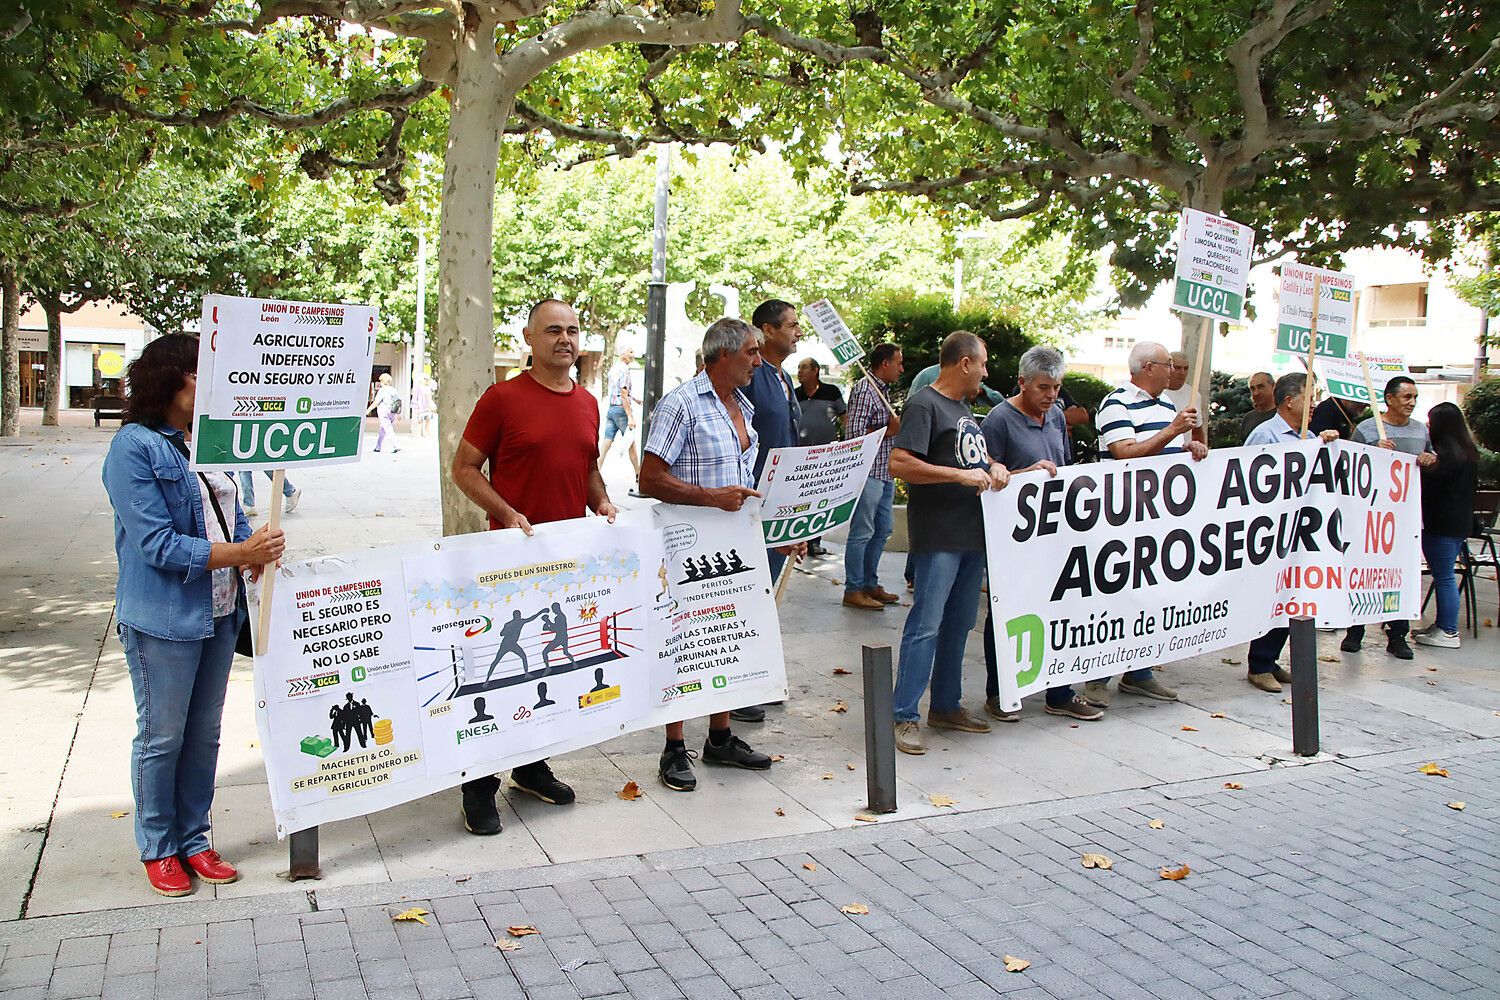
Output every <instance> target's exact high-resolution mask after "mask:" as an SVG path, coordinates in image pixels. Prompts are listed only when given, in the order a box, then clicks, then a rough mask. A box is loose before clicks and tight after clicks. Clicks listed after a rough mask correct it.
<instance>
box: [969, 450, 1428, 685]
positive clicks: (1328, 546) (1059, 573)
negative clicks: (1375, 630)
mask: <svg viewBox="0 0 1500 1000" xmlns="http://www.w3.org/2000/svg"><path fill="white" fill-rule="evenodd" d="M983 504H984V519H985V541H986V548H987V556H988V565H989V578H990V603H991V611H992V613H993V614H994V618H995V639H996V642H995V648H996V653H997V655H998V665H999V674H1000V700H1001V704H1002V705H1003V706H1005V707H1006V708H1011V709H1015V708H1018V707H1019V706H1020V701H1021V699H1022V698H1023V697H1025V696H1027V695H1029V694H1034V693H1036V692H1038V691H1041V690H1043V689H1044V688H1049V687H1056V686H1058V685H1061V684H1075V683H1078V682H1081V681H1085V680H1090V679H1093V678H1098V677H1110V676H1113V675H1115V674H1119V673H1123V672H1125V671H1127V670H1138V669H1141V668H1143V667H1150V666H1153V665H1155V664H1158V663H1170V662H1172V661H1173V660H1180V659H1184V658H1186V657H1189V656H1196V655H1198V654H1199V653H1206V652H1210V651H1212V650H1216V649H1222V648H1224V647H1226V646H1234V645H1238V644H1240V643H1243V642H1248V641H1249V640H1251V639H1253V638H1255V637H1256V636H1258V635H1261V634H1263V633H1265V632H1266V631H1267V630H1268V629H1270V628H1271V627H1273V626H1277V625H1285V624H1286V621H1287V618H1288V616H1294V615H1308V616H1311V617H1313V618H1315V619H1316V620H1317V623H1318V624H1319V625H1320V626H1333V627H1339V626H1347V625H1353V624H1362V623H1370V622H1380V621H1386V620H1388V619H1396V618H1412V617H1414V616H1416V615H1417V614H1418V611H1419V606H1420V601H1421V597H1420V593H1421V591H1420V585H1421V557H1420V534H1421V520H1422V517H1421V509H1422V504H1421V496H1420V477H1419V476H1418V475H1417V472H1416V467H1415V464H1414V462H1413V461H1412V456H1410V455H1405V454H1402V453H1400V452H1393V451H1389V450H1385V449H1380V448H1372V447H1368V446H1366V445H1360V444H1351V443H1347V442H1335V443H1334V444H1331V445H1324V444H1321V443H1319V442H1316V441H1304V442H1300V443H1298V444H1295V445H1292V446H1290V447H1281V448H1269V447H1265V448H1230V449H1223V450H1216V451H1212V452H1210V453H1209V455H1208V457H1207V458H1205V459H1204V460H1203V461H1201V462H1194V461H1193V460H1192V459H1191V458H1189V457H1188V456H1185V455H1183V456H1170V455H1164V456H1158V457H1155V458H1145V459H1133V460H1130V461H1120V462H1102V463H1099V464H1096V465H1082V466H1074V467H1071V468H1068V469H1064V470H1060V471H1059V473H1058V474H1057V476H1055V477H1048V476H1047V474H1046V473H1045V472H1034V473H1026V474H1024V475H1020V476H1015V477H1013V478H1012V480H1011V482H1010V485H1009V486H1008V487H1006V488H1005V489H1004V490H1000V491H998V492H987V493H985V494H984V496H983Z"/></svg>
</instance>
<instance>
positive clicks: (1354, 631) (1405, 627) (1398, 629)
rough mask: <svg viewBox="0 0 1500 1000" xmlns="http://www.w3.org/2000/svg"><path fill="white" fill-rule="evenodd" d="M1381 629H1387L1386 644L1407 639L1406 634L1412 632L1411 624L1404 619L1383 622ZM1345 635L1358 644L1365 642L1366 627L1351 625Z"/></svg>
mask: <svg viewBox="0 0 1500 1000" xmlns="http://www.w3.org/2000/svg"><path fill="white" fill-rule="evenodd" d="M1381 627H1383V628H1384V629H1385V640H1386V642H1390V641H1391V640H1392V639H1405V638H1406V633H1408V632H1410V631H1411V622H1409V621H1407V620H1406V619H1404V618H1403V619H1401V620H1399V621H1393V622H1381ZM1344 635H1345V636H1346V637H1348V638H1350V639H1353V640H1355V641H1356V642H1363V641H1364V639H1365V627H1364V626H1363V625H1351V626H1349V629H1348V631H1346V632H1345V633H1344Z"/></svg>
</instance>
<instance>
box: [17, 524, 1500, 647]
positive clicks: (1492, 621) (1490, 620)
mask: <svg viewBox="0 0 1500 1000" xmlns="http://www.w3.org/2000/svg"><path fill="white" fill-rule="evenodd" d="M3 516H4V515H3V514H0V517H3ZM1484 627H1485V628H1494V627H1495V619H1493V618H1486V619H1485V620H1484Z"/></svg>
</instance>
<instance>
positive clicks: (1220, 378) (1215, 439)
mask: <svg viewBox="0 0 1500 1000" xmlns="http://www.w3.org/2000/svg"><path fill="white" fill-rule="evenodd" d="M1212 378H1213V383H1212V387H1211V388H1210V390H1209V396H1208V446H1209V447H1210V448H1238V447H1239V446H1240V445H1242V444H1244V443H1245V441H1244V437H1243V436H1242V435H1241V434H1240V421H1241V420H1243V419H1244V417H1245V414H1247V413H1249V412H1250V411H1251V410H1253V409H1255V407H1254V406H1252V405H1251V403H1250V380H1249V379H1243V378H1234V377H1233V376H1231V375H1227V374H1225V373H1224V372H1218V371H1216V372H1214V373H1213V376H1212Z"/></svg>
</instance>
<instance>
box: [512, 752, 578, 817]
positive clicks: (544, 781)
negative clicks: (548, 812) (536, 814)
mask: <svg viewBox="0 0 1500 1000" xmlns="http://www.w3.org/2000/svg"><path fill="white" fill-rule="evenodd" d="M510 787H512V788H514V789H516V790H517V791H520V792H525V793H526V794H527V795H535V796H536V797H537V798H539V799H541V800H542V801H543V802H546V803H547V804H549V805H554V806H566V805H570V804H571V803H572V802H573V798H574V795H573V789H572V787H571V786H569V785H567V784H564V783H563V782H561V781H558V780H557V775H555V774H553V773H552V768H551V767H549V766H547V762H546V761H545V760H539V761H537V762H536V763H534V764H522V765H521V766H520V767H517V768H514V769H512V770H511V772H510Z"/></svg>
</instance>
